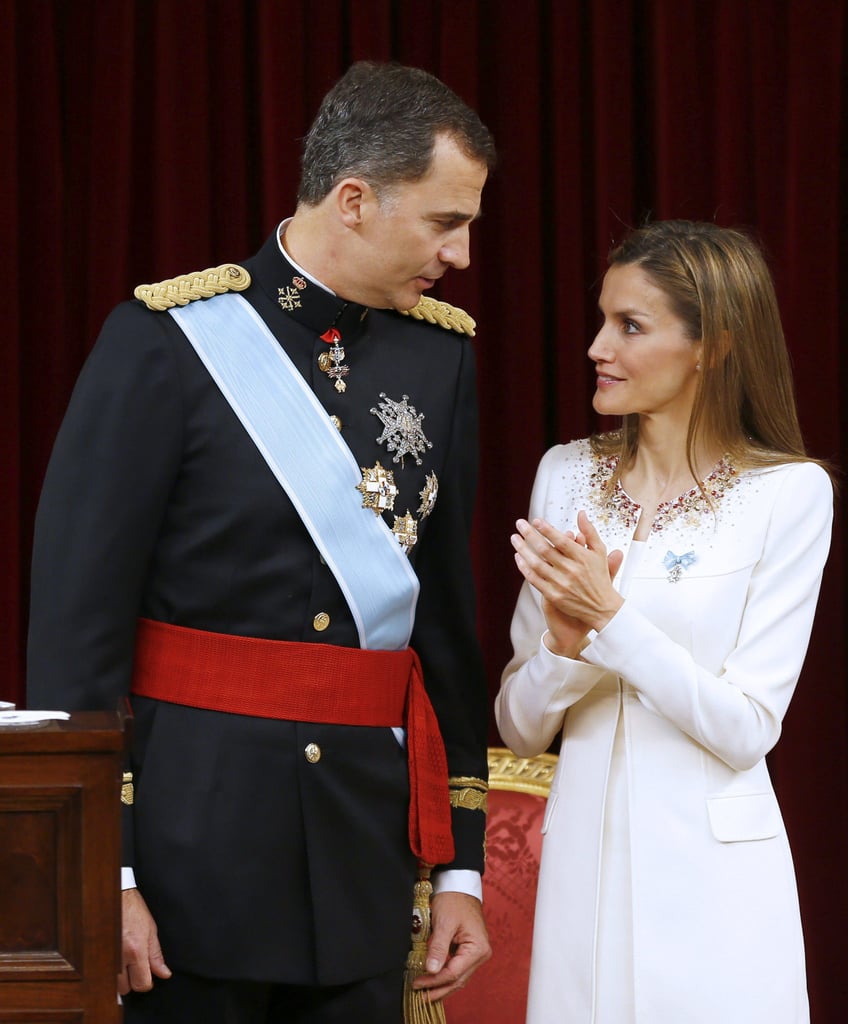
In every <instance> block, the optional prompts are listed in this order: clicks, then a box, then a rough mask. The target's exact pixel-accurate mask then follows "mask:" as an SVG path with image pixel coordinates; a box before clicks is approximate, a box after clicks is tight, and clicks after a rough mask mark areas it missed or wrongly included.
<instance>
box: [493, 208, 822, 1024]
mask: <svg viewBox="0 0 848 1024" xmlns="http://www.w3.org/2000/svg"><path fill="white" fill-rule="evenodd" d="M600 310H601V314H602V318H603V322H602V326H601V328H600V330H599V332H598V334H597V336H596V338H595V340H594V342H593V343H592V346H591V348H590V349H589V358H590V359H592V360H593V361H594V363H595V366H596V369H597V390H596V392H595V398H594V407H595V409H596V410H597V412H599V413H601V414H604V415H613V416H621V417H622V423H621V428H620V430H618V431H616V432H614V433H610V434H605V435H600V436H595V437H592V438H590V439H587V440H583V441H576V442H572V443H571V444H567V445H558V446H557V447H555V448H553V449H551V450H550V451H549V452H548V453H547V454H546V455H545V456H544V458H543V459H542V461H541V464H540V466H539V470H538V474H537V477H536V483H535V486H534V489H533V495H532V499H531V508H530V515H529V518H528V519H527V520H523V519H522V520H519V521H518V523H517V532H516V533H515V535H514V536H513V537H512V543H513V547H514V548H515V560H516V563H517V565H518V568H519V569H520V571H521V572H522V573H523V575H524V577H525V582H524V584H523V587H522V590H521V593H520V595H519V599H518V604H517V607H516V610H515V615H514V617H513V622H512V630H511V636H512V642H513V648H514V656H513V658H512V660H511V661H510V663H509V665H508V666H507V668H506V670H505V671H504V675H503V680H502V684H501V690H500V693H499V694H498V698H497V702H496V714H497V720H498V724H499V727H500V731H501V735H502V736H503V739H504V740H505V742H506V743H508V744H509V746H510V747H511V748H512V750H513V751H514V752H515V753H516V754H519V755H522V756H530V755H533V754H537V753H539V752H541V751H544V750H546V749H547V748H548V747H549V746H550V744H551V743H552V741H553V740H554V739H555V737H556V735H557V734H558V733H560V732H561V734H562V741H561V748H560V758H559V765H558V769H557V775H556V778H555V780H554V784H553V787H552V791H551V796H550V799H549V802H548V807H547V814H546V820H545V824H544V831H545V839H544V847H543V855H542V865H541V872H540V879H539V893H538V901H537V907H536V925H535V935H534V944H533V956H532V968H531V981H530V995H529V1004H528V1016H527V1020H528V1022H529V1024H557V1022H563V1024H634V1022H638V1024H682V1022H684V1021H685V1022H686V1024H718V1022H721V1024H803V1022H806V1021H808V1020H809V1010H808V1004H807V992H806V981H805V970H804V947H803V939H802V934H801V922H800V915H799V910H798V897H797V890H796V884H795V877H794V872H793V867H792V860H791V855H790V851H789V845H788V842H787V837H786V831H785V828H784V825H783V821H782V819H781V815H780V810H779V808H778V805H777V801H776V799H775V795H774V791H773V788H772V784H771V781H770V779H769V775H768V771H767V768H766V762H765V756H766V754H767V753H768V752H769V750H771V748H772V747H773V746H774V744H775V743H776V742H777V739H778V737H779V735H780V729H781V721H782V719H783V716H784V714H785V713H786V709H787V707H788V705H789V701H790V698H791V696H792V692H793V689H794V687H795V684H796V682H797V680H798V676H799V673H800V671H801V665H802V663H803V660H804V655H805V653H806V648H807V644H808V641H809V635H810V630H811V627H812V622H813V615H814V612H815V605H816V600H817V596H818V590H819V584H820V581H821V574H822V569H823V566H824V563H825V560H826V557H827V552H828V548H829V543H830V525H831V517H832V504H833V494H832V487H831V483H830V479H829V476H828V474H827V472H826V471H825V470H824V469H823V468H822V467H821V466H820V465H819V464H817V463H816V462H814V461H812V460H810V459H808V457H807V456H806V455H805V453H804V446H803V442H802V439H801V435H800V431H799V427H798V420H797V416H796V412H795V405H794V400H793V393H792V381H791V374H790V369H789V359H788V356H787V352H786V346H785V342H784V338H783V332H782V329H781V325H780V318H779V314H778V310H777V304H776V300H775V295H774V289H773V286H772V282H771V278H770V275H769V272H768V270H767V268H766V265H765V263H764V261H763V258H762V256H761V254H760V252H759V250H758V248H757V247H756V246H755V245H754V244H753V243H752V242H751V241H750V240H749V239H748V238H747V237H745V236H744V235H743V234H741V233H739V232H736V231H733V230H728V229H722V228H718V227H716V226H715V225H711V224H696V223H690V222H682V221H668V222H657V223H654V224H650V225H648V226H646V227H644V228H641V229H639V230H637V231H635V232H633V233H632V234H631V235H630V237H629V238H628V239H627V240H626V241H625V242H624V243H623V244H621V245H620V246H619V247H618V248H617V249H616V250H614V251H613V253H612V254H611V256H610V266H609V269H608V271H607V274H606V276H605V278H604V284H603V289H602V293H601V298H600Z"/></svg>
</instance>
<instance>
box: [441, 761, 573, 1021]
mask: <svg viewBox="0 0 848 1024" xmlns="http://www.w3.org/2000/svg"><path fill="white" fill-rule="evenodd" d="M556 762H557V759H556V756H555V755H553V754H540V755H539V756H538V757H516V756H515V755H514V754H512V753H511V752H510V751H509V750H506V749H504V748H503V747H492V748H490V749H489V798H488V801H489V813H488V821H487V824H486V872H485V874H484V875H483V911H484V913H485V915H486V923H487V925H488V928H489V940H490V942H491V943H492V950H493V954H492V959H491V960H489V962H488V963H486V964H484V965H483V966H482V967H480V968H479V969H478V970H477V971H475V973H474V974H473V975H472V977H471V980H470V981H469V983H468V985H467V987H466V988H464V989H462V990H461V991H459V992H457V993H456V994H455V995H452V996H450V997H449V998H448V999H447V1000H446V1001H445V1004H444V1006H445V1016H446V1017H447V1024H524V1018H525V1015H526V1012H527V979H528V977H529V973H530V944H531V941H532V938H533V913H534V909H535V902H536V880H537V878H538V875H539V856H540V853H541V848H542V831H541V830H542V819H543V817H544V814H545V801H546V800H547V796H548V792H549V791H550V786H551V779H552V778H553V775H554V770H555V768H556Z"/></svg>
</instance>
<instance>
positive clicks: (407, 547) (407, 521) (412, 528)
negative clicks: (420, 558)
mask: <svg viewBox="0 0 848 1024" xmlns="http://www.w3.org/2000/svg"><path fill="white" fill-rule="evenodd" d="M392 533H393V534H394V535H395V537H397V542H398V544H400V546H401V547H402V548H403V551H404V554H407V555H408V554H409V552H410V551H411V550H412V549H413V548H414V547H415V542H416V541H417V540H418V523H417V522H416V521H415V518H414V517H413V516H411V515H410V514H409V509H407V510H406V515H405V516H395V525H394V526H393V527H392Z"/></svg>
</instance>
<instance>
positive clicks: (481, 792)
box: [448, 775, 489, 814]
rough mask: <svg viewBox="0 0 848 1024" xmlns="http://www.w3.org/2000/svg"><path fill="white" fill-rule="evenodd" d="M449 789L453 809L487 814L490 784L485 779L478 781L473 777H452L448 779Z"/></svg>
mask: <svg viewBox="0 0 848 1024" xmlns="http://www.w3.org/2000/svg"><path fill="white" fill-rule="evenodd" d="M448 788H449V789H450V805H451V807H464V808H465V809H466V810H467V811H482V812H483V813H484V814H485V813H486V810H487V804H488V791H489V784H488V783H487V782H486V780H485V779H476V778H474V777H473V776H471V775H452V776H451V777H450V778H449V779H448Z"/></svg>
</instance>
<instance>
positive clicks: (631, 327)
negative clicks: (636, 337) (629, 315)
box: [621, 320, 639, 334]
mask: <svg viewBox="0 0 848 1024" xmlns="http://www.w3.org/2000/svg"><path fill="white" fill-rule="evenodd" d="M621 327H622V330H623V331H624V333H625V334H638V333H639V325H638V324H637V323H636V321H635V320H622V321H621Z"/></svg>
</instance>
